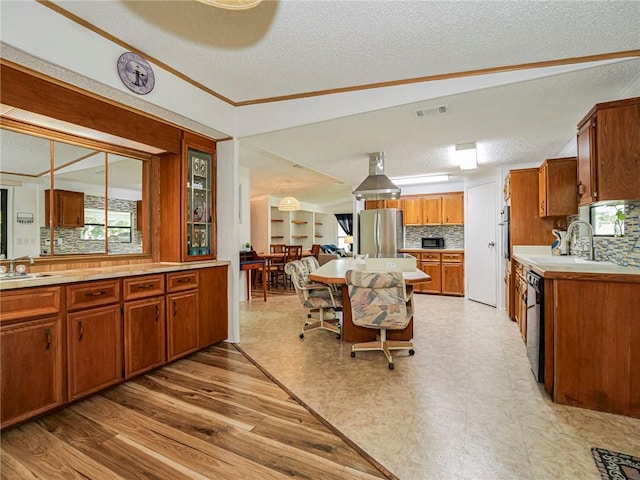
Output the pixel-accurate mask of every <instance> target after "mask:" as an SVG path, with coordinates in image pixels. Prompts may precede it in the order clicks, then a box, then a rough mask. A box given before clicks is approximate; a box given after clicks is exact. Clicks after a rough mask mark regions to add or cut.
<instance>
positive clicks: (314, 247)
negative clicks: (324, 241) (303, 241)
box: [311, 243, 320, 260]
mask: <svg viewBox="0 0 640 480" xmlns="http://www.w3.org/2000/svg"><path fill="white" fill-rule="evenodd" d="M311 255H312V256H314V257H316V260H317V259H318V256H319V255H320V244H319V243H314V244H313V245H311Z"/></svg>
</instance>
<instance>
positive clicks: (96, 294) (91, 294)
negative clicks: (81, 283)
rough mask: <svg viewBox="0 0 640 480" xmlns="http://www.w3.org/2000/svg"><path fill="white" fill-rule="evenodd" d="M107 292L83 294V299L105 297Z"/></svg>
mask: <svg viewBox="0 0 640 480" xmlns="http://www.w3.org/2000/svg"><path fill="white" fill-rule="evenodd" d="M106 294H107V291H106V290H100V291H99V292H85V293H84V296H85V297H99V296H101V295H106Z"/></svg>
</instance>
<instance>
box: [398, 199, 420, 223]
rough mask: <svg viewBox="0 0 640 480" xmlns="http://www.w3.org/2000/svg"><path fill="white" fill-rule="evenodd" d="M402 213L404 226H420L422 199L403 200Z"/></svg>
mask: <svg viewBox="0 0 640 480" xmlns="http://www.w3.org/2000/svg"><path fill="white" fill-rule="evenodd" d="M402 212H403V214H402V221H403V222H404V224H405V225H422V198H405V199H403V200H402Z"/></svg>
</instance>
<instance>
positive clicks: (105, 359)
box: [66, 279, 123, 400]
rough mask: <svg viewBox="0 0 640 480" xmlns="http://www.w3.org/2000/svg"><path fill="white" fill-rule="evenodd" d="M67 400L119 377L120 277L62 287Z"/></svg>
mask: <svg viewBox="0 0 640 480" xmlns="http://www.w3.org/2000/svg"><path fill="white" fill-rule="evenodd" d="M66 298H67V312H68V313H67V375H68V391H69V400H75V399H77V398H80V397H83V396H85V395H88V394H90V393H93V392H96V391H98V390H101V389H103V388H105V387H107V386H109V385H113V384H115V383H118V382H119V381H121V380H122V379H123V372H122V354H123V350H122V349H123V340H122V313H121V308H120V299H121V295H120V280H119V279H118V280H103V281H97V282H83V283H76V284H71V285H68V286H67V287H66Z"/></svg>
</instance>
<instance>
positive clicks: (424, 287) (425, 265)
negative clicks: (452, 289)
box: [416, 261, 442, 294]
mask: <svg viewBox="0 0 640 480" xmlns="http://www.w3.org/2000/svg"><path fill="white" fill-rule="evenodd" d="M419 268H420V270H422V271H423V272H424V273H426V274H427V275H429V276H430V277H431V281H430V282H427V283H420V284H418V285H416V287H417V291H418V292H424V293H438V294H439V293H442V280H441V273H440V262H439V261H438V262H420V265H419Z"/></svg>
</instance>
